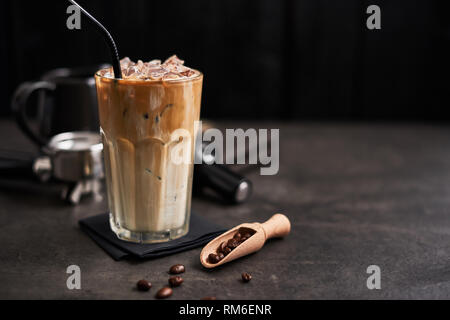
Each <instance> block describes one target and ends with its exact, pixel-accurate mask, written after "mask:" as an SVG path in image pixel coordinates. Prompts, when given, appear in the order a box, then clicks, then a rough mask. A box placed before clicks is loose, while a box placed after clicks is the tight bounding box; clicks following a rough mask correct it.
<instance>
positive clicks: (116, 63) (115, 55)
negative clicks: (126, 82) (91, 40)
mask: <svg viewBox="0 0 450 320" xmlns="http://www.w3.org/2000/svg"><path fill="white" fill-rule="evenodd" d="M69 2H71V3H72V4H74V5H76V6H77V7H78V8H80V10H81V12H83V13H84V15H85V16H87V17H88V18H89V19H91V20H92V22H94V23H95V24H96V25H97V26H98V27H99V31H100V32H101V33H102V34H103V36H104V38H105V40H106V43H107V44H108V46H109V49H110V52H111V57H112V65H113V69H114V77H115V78H116V79H122V69H121V68H120V58H119V51H118V50H117V46H116V43H115V42H114V39H113V37H112V36H111V34H110V33H109V31H108V30H106V28H105V27H104V26H103V25H102V24H101V23H100V22H98V21H97V19H95V18H94V17H93V16H92V15H91V14H90V13H89V12H87V11H86V10H84V9H83V8H82V7H81V6H80V5H79V4H78V3H76V2H75V1H73V0H69Z"/></svg>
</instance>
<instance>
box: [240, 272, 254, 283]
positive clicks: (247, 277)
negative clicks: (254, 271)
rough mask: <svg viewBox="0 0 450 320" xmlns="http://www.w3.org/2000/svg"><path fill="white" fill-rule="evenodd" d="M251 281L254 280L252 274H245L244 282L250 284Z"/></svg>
mask: <svg viewBox="0 0 450 320" xmlns="http://www.w3.org/2000/svg"><path fill="white" fill-rule="evenodd" d="M250 280H252V276H251V275H250V274H248V273H247V272H244V273H243V274H242V281H244V282H249V281H250Z"/></svg>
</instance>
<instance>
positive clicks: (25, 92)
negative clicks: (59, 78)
mask: <svg viewBox="0 0 450 320" xmlns="http://www.w3.org/2000/svg"><path fill="white" fill-rule="evenodd" d="M39 90H45V91H53V90H55V84H53V83H50V82H47V81H39V82H25V83H23V84H22V85H20V86H19V87H18V88H17V90H16V92H15V93H14V96H13V99H12V110H13V112H14V115H15V117H16V121H17V124H18V125H19V127H20V128H21V129H22V131H23V132H24V133H25V134H26V135H27V136H28V137H29V138H30V139H31V140H32V141H33V142H35V143H36V144H37V145H39V146H43V145H45V144H46V143H47V139H45V138H44V137H42V136H41V135H40V134H39V133H38V132H36V131H35V130H33V129H32V127H31V125H30V121H29V119H28V116H27V106H28V101H29V99H30V97H31V95H32V94H33V93H34V92H36V91H39Z"/></svg>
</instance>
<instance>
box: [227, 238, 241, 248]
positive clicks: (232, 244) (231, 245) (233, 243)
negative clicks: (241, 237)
mask: <svg viewBox="0 0 450 320" xmlns="http://www.w3.org/2000/svg"><path fill="white" fill-rule="evenodd" d="M238 245H239V244H238V242H237V241H236V240H235V239H230V240H228V242H227V246H228V248H230V249H234V248H236V247H237V246H238Z"/></svg>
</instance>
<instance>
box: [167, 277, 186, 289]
mask: <svg viewBox="0 0 450 320" xmlns="http://www.w3.org/2000/svg"><path fill="white" fill-rule="evenodd" d="M183 281H184V280H183V278H182V277H180V276H173V277H170V278H169V284H170V285H171V286H172V287H179V286H180V285H181V284H182V283H183Z"/></svg>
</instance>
